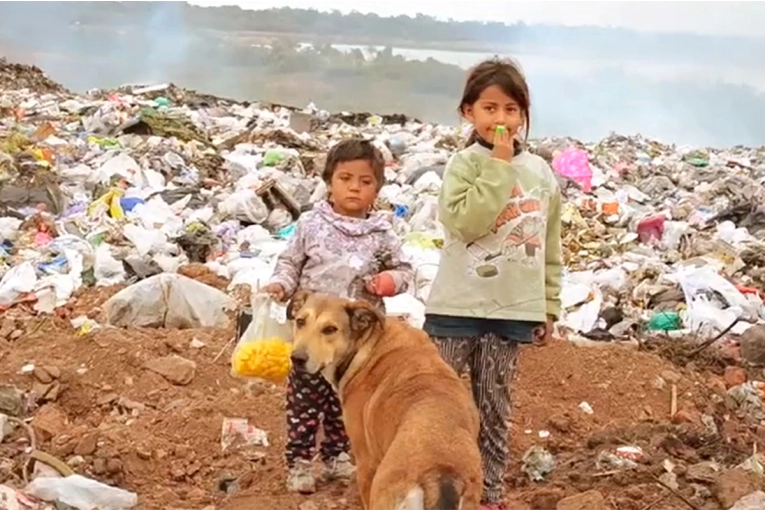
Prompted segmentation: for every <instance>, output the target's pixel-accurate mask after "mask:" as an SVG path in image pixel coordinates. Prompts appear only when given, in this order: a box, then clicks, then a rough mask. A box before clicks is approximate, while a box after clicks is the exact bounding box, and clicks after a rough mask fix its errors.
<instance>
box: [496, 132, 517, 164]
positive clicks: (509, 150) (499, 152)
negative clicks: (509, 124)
mask: <svg viewBox="0 0 765 510" xmlns="http://www.w3.org/2000/svg"><path fill="white" fill-rule="evenodd" d="M513 152H514V147H513V137H512V136H510V132H509V131H508V130H507V128H506V127H505V126H497V129H496V130H495V131H494V150H492V151H491V157H492V158H496V159H501V160H502V161H510V160H511V159H513Z"/></svg>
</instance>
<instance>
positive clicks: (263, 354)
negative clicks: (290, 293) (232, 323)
mask: <svg viewBox="0 0 765 510" xmlns="http://www.w3.org/2000/svg"><path fill="white" fill-rule="evenodd" d="M284 311H285V310H284V307H283V306H280V305H278V304H277V303H275V302H274V300H273V299H272V298H271V296H269V295H268V294H264V293H257V294H253V296H252V322H250V324H249V325H248V326H247V329H245V331H244V333H243V334H242V336H241V337H240V338H239V342H238V343H237V345H236V348H235V349H234V353H233V354H232V356H231V371H232V373H233V375H235V376H237V377H250V378H255V379H264V380H267V381H270V382H281V381H282V380H284V378H286V377H287V374H288V373H289V369H290V358H289V357H290V351H291V341H292V328H291V325H290V324H289V322H288V321H287V320H286V314H285V313H284Z"/></svg>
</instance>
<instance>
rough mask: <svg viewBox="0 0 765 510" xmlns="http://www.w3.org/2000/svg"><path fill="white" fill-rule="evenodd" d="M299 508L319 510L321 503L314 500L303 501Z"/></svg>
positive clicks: (300, 509) (299, 509)
mask: <svg viewBox="0 0 765 510" xmlns="http://www.w3.org/2000/svg"><path fill="white" fill-rule="evenodd" d="M298 510H319V505H317V504H316V503H314V502H313V501H303V502H302V503H300V505H299V506H298Z"/></svg>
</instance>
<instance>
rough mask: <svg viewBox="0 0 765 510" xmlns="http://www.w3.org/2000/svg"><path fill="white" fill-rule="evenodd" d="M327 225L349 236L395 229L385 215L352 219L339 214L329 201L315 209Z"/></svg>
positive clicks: (376, 213) (320, 203)
mask: <svg viewBox="0 0 765 510" xmlns="http://www.w3.org/2000/svg"><path fill="white" fill-rule="evenodd" d="M313 210H314V211H315V212H316V214H317V215H318V216H319V217H321V218H322V219H323V220H324V221H326V222H327V223H329V224H331V225H333V226H334V227H335V228H337V229H338V230H340V231H341V232H343V233H344V234H346V235H349V236H365V235H368V234H371V233H372V232H385V231H387V230H390V229H391V228H393V225H392V224H391V222H390V220H389V219H388V218H387V217H386V216H385V214H383V213H381V212H379V211H375V212H373V213H371V214H370V215H369V216H368V217H367V218H351V217H349V216H343V215H342V214H337V213H336V212H335V211H334V210H333V209H332V205H331V204H330V203H329V202H327V201H322V202H319V203H318V204H316V205H315V206H314V209H313Z"/></svg>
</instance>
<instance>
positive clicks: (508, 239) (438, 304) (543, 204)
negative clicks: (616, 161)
mask: <svg viewBox="0 0 765 510" xmlns="http://www.w3.org/2000/svg"><path fill="white" fill-rule="evenodd" d="M439 219H440V220H441V222H442V223H443V225H444V228H445V231H446V238H445V240H444V247H443V250H442V252H441V263H440V265H439V268H438V272H437V274H436V278H435V281H434V282H433V286H432V289H431V292H430V296H429V298H428V303H427V313H428V314H436V315H446V316H454V317H475V318H486V319H505V320H519V321H534V322H544V321H545V320H546V319H547V316H548V315H551V316H553V317H555V318H556V319H557V318H558V317H559V316H560V279H561V265H562V264H561V227H560V223H561V194H560V187H559V186H558V183H557V181H556V180H555V176H554V175H553V171H552V170H551V169H550V167H549V165H548V164H547V163H546V162H545V161H544V160H543V159H542V158H540V157H539V156H535V155H533V154H530V153H529V152H527V151H523V152H521V153H519V154H517V155H516V156H515V157H514V158H513V159H512V161H511V162H509V163H508V162H506V161H502V160H498V159H494V158H492V157H491V152H490V151H489V149H487V148H485V147H482V146H480V145H478V144H474V145H471V146H470V147H467V148H466V149H464V150H462V151H460V152H458V153H456V154H454V156H452V158H451V159H450V160H449V163H448V164H447V166H446V170H445V171H444V178H443V186H442V188H441V195H440V197H439Z"/></svg>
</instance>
